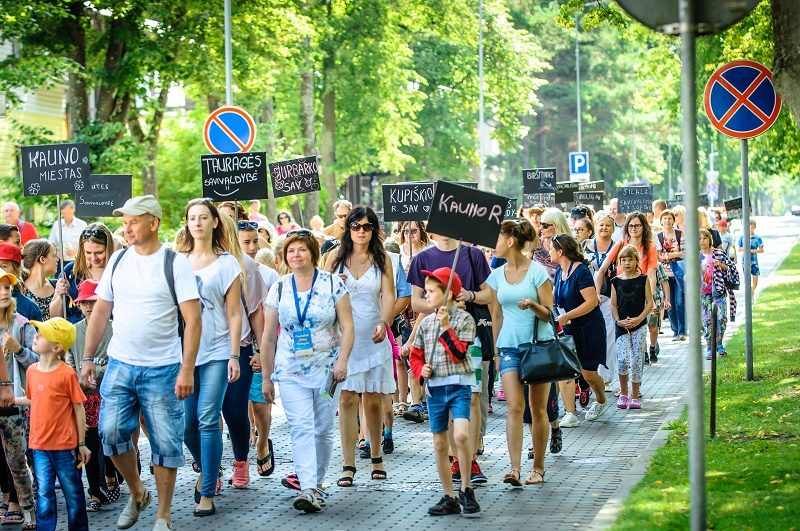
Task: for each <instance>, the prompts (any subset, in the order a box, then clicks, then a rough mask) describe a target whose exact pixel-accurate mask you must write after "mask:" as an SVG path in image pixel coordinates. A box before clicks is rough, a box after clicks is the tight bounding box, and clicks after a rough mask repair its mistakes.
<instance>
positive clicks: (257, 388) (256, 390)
mask: <svg viewBox="0 0 800 531" xmlns="http://www.w3.org/2000/svg"><path fill="white" fill-rule="evenodd" d="M261 374H262V373H261V371H259V372H254V373H253V381H252V382H250V394H249V395H248V396H247V398H248V399H250V401H251V402H255V403H256V404H266V403H267V401H266V400H264V393H262V392H261V382H263V381H264V380H263V376H262V375H261Z"/></svg>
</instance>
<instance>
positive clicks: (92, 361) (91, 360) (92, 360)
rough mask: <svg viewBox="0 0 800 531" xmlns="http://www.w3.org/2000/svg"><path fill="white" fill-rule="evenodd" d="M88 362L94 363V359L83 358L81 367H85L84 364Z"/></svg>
mask: <svg viewBox="0 0 800 531" xmlns="http://www.w3.org/2000/svg"><path fill="white" fill-rule="evenodd" d="M87 361H89V362H91V363H94V358H83V361H82V362H81V365H83V364H84V363H86V362H87Z"/></svg>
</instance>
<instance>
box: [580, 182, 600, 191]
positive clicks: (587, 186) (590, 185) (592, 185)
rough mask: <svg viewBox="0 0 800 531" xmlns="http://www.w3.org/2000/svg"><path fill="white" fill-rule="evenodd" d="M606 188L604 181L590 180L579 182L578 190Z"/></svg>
mask: <svg viewBox="0 0 800 531" xmlns="http://www.w3.org/2000/svg"><path fill="white" fill-rule="evenodd" d="M605 189H606V182H605V181H591V182H588V183H581V184H580V185H579V186H578V190H580V191H581V192H604V191H605Z"/></svg>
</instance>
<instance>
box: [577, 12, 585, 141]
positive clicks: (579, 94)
mask: <svg viewBox="0 0 800 531" xmlns="http://www.w3.org/2000/svg"><path fill="white" fill-rule="evenodd" d="M580 35H581V28H580V21H579V20H578V15H575V101H576V104H577V105H576V107H577V118H578V151H583V137H582V133H581V48H580Z"/></svg>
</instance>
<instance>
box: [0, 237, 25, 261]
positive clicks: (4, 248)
mask: <svg viewBox="0 0 800 531" xmlns="http://www.w3.org/2000/svg"><path fill="white" fill-rule="evenodd" d="M0 260H11V261H12V262H16V263H17V264H21V263H22V251H20V250H19V247H17V246H16V245H14V244H13V243H8V242H2V243H0Z"/></svg>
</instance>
